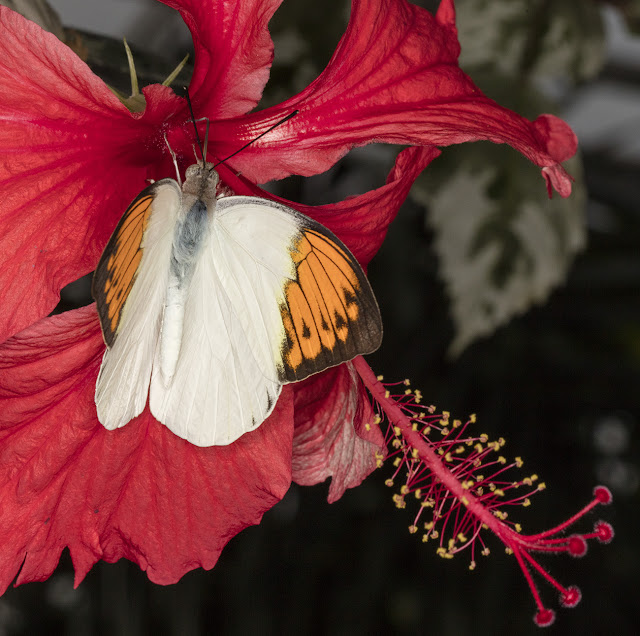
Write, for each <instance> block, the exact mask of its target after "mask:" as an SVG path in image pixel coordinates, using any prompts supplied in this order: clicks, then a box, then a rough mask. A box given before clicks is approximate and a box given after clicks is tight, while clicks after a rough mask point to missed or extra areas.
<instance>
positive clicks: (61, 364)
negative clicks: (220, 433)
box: [0, 306, 293, 592]
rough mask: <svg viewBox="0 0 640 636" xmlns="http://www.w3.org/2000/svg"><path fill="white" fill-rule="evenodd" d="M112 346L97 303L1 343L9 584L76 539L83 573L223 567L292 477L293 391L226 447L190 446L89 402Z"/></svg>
mask: <svg viewBox="0 0 640 636" xmlns="http://www.w3.org/2000/svg"><path fill="white" fill-rule="evenodd" d="M103 350H104V344H103V343H102V337H101V334H100V327H99V325H98V319H97V316H96V313H95V307H94V306H91V307H85V308H83V309H80V310H77V311H74V312H68V313H65V314H61V315H58V316H53V317H51V318H45V319H43V320H41V321H40V322H38V323H36V324H35V325H33V326H32V327H31V328H29V329H28V330H25V331H24V332H22V333H20V334H18V335H17V336H15V337H14V338H12V339H11V340H9V341H7V342H6V343H4V345H2V347H0V448H1V449H2V450H1V451H0V536H1V537H2V549H1V550H0V592H1V591H4V590H5V589H6V587H7V585H8V584H9V583H10V582H11V580H12V579H13V578H14V577H15V575H16V574H17V573H18V572H20V574H19V576H18V579H17V583H25V582H27V581H35V580H43V579H46V578H47V577H48V576H49V575H50V574H51V572H52V571H53V569H54V568H55V566H56V564H57V562H58V559H59V557H60V553H61V551H62V550H63V549H64V548H65V547H67V546H68V547H69V549H70V552H71V557H72V560H73V563H74V566H75V569H76V584H78V583H79V582H80V581H81V580H82V578H83V577H84V576H85V574H86V573H87V572H88V570H89V569H90V568H91V567H92V566H93V564H94V563H96V562H97V561H98V560H99V559H102V560H104V561H108V562H114V561H117V560H118V559H120V558H122V557H125V558H127V559H130V560H131V561H134V562H136V563H138V564H139V565H140V567H141V568H142V569H143V570H146V571H147V574H148V576H149V578H150V579H151V580H152V581H155V582H156V583H163V584H167V583H173V582H175V581H177V580H178V579H179V578H180V577H181V576H182V575H183V574H184V573H185V572H187V571H189V570H192V569H194V568H196V567H203V568H206V569H209V568H211V567H213V565H214V564H215V562H216V560H217V558H218V555H219V553H220V551H221V550H222V548H223V547H224V545H225V544H226V543H227V542H228V541H229V539H231V537H233V536H234V535H235V534H237V533H238V532H239V531H240V530H242V529H243V528H245V527H246V526H248V525H251V524H256V523H258V522H259V521H260V519H261V518H262V515H263V513H264V512H265V511H266V510H267V509H269V508H270V507H271V506H273V505H274V504H275V503H276V502H277V501H278V500H279V499H281V498H282V496H283V495H284V493H285V492H286V490H287V488H288V487H289V484H290V479H291V444H292V432H293V426H292V424H293V392H292V390H290V389H288V388H286V387H285V390H283V392H282V395H281V397H280V399H279V401H278V405H277V406H276V409H275V410H274V412H273V414H272V415H271V417H270V418H269V419H268V420H267V421H265V422H264V423H263V424H262V426H260V428H258V429H257V430H256V431H254V432H252V433H248V434H246V435H244V436H243V437H242V438H241V439H240V440H238V441H237V442H235V443H234V444H231V445H229V446H225V447H214V448H198V447H196V446H193V445H192V444H189V443H188V442H185V441H184V440H182V439H180V438H178V437H176V436H175V435H173V434H172V433H171V432H170V431H169V430H168V429H167V428H165V427H164V426H162V425H160V424H158V423H157V422H156V421H155V420H154V419H153V418H152V417H151V415H150V414H149V412H148V410H147V411H145V412H144V413H143V414H142V415H141V416H140V417H138V418H136V419H135V420H133V421H131V422H130V423H129V424H127V426H125V427H124V428H122V429H118V430H117V431H107V430H106V429H104V428H103V427H102V426H101V425H100V424H99V423H98V421H97V419H96V413H95V406H94V404H93V393H94V387H95V380H96V375H97V372H98V368H99V365H100V359H101V355H102V352H103ZM21 566H22V567H21Z"/></svg>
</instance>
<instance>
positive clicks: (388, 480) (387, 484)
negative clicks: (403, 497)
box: [384, 479, 393, 488]
mask: <svg viewBox="0 0 640 636" xmlns="http://www.w3.org/2000/svg"><path fill="white" fill-rule="evenodd" d="M384 485H385V486H389V488H391V487H392V486H393V479H387V481H385V482H384Z"/></svg>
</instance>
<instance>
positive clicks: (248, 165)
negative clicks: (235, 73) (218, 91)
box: [212, 0, 576, 196]
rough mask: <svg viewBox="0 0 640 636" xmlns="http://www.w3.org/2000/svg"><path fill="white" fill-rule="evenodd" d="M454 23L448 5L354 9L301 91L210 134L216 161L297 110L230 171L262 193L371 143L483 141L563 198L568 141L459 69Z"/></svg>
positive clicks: (569, 135) (366, 3)
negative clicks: (541, 173) (516, 157)
mask: <svg viewBox="0 0 640 636" xmlns="http://www.w3.org/2000/svg"><path fill="white" fill-rule="evenodd" d="M453 18H454V10H453V2H452V0H442V2H441V5H440V9H439V11H438V13H437V15H436V16H433V15H431V14H430V13H429V12H427V11H426V10H424V9H422V8H420V7H417V6H414V5H412V4H409V3H408V2H406V1H405V0H353V2H352V12H351V19H350V22H349V25H348V28H347V31H346V33H345V35H344V36H343V38H342V40H341V42H340V44H339V45H338V48H337V50H336V52H335V54H334V56H333V58H332V59H331V61H330V62H329V65H328V66H327V68H326V69H325V70H324V72H323V73H322V74H321V75H320V76H319V77H318V78H317V79H316V80H315V81H314V82H313V83H312V84H310V85H309V87H307V88H306V89H305V90H303V91H302V92H301V93H299V94H298V95H296V96H295V97H292V98H291V99H289V100H288V101H286V102H284V103H283V104H280V105H279V106H276V107H274V108H270V109H268V110H265V111H263V112H260V113H255V114H253V115H251V116H247V117H243V118H238V119H237V120H235V121H229V122H218V123H217V125H216V126H214V127H212V133H213V138H214V139H216V143H217V145H218V147H219V148H220V154H221V156H224V155H225V153H226V151H227V150H228V151H229V152H231V151H233V150H234V148H233V147H232V146H233V144H238V140H239V139H247V140H248V139H252V138H255V137H256V136H257V135H258V134H260V133H261V132H262V131H264V130H266V129H267V128H268V127H269V126H271V125H273V124H274V123H275V122H277V121H278V120H279V119H281V118H282V117H283V116H284V115H286V114H288V113H290V112H292V111H293V110H294V109H298V110H299V111H300V112H299V113H298V114H297V115H296V116H295V117H294V118H293V119H291V120H290V121H289V122H287V123H285V124H283V125H282V126H280V127H279V128H277V129H276V130H274V131H273V132H271V133H269V134H268V135H266V136H265V137H264V138H263V139H260V140H259V141H257V142H256V143H255V144H254V145H253V146H251V147H249V148H247V150H245V151H243V152H242V153H240V154H239V155H238V156H237V157H234V160H233V164H234V166H235V167H236V168H237V169H238V170H241V171H242V172H243V174H245V176H247V177H248V178H249V179H250V180H253V181H256V182H258V183H265V182H267V181H270V180H272V179H280V178H282V177H285V176H287V175H289V174H301V175H305V176H308V175H312V174H317V173H319V172H323V171H324V170H326V169H327V168H329V167H330V166H331V165H333V163H335V162H336V161H337V160H338V159H339V158H340V157H342V156H343V155H344V154H345V153H346V152H347V151H348V150H349V148H352V147H353V146H359V145H364V144H367V143H370V142H371V141H378V142H381V141H384V142H388V143H398V144H412V145H435V146H447V145H451V144H458V143H462V142H466V141H477V140H481V139H487V140H490V141H493V142H495V143H508V144H510V145H511V146H513V148H515V149H516V150H518V151H519V152H521V153H522V154H523V155H524V156H526V157H527V158H529V159H530V160H531V161H532V162H534V163H535V164H537V165H538V166H540V167H542V168H547V170H546V171H545V172H546V173H549V170H550V171H551V172H552V173H553V175H554V178H552V179H551V183H552V184H553V186H554V187H556V189H558V191H559V192H560V194H561V195H562V196H566V195H567V194H568V193H569V192H570V190H571V181H570V179H569V177H568V176H567V175H566V173H564V172H563V171H562V170H558V169H557V164H558V162H559V161H563V160H564V159H566V158H568V157H569V156H571V155H573V154H574V153H575V150H576V137H575V135H574V134H573V132H572V131H571V129H570V128H569V126H567V125H566V124H563V123H559V122H560V120H558V119H557V118H553V119H551V118H550V116H543V118H539V119H538V120H536V121H535V122H530V121H529V120H527V119H525V118H524V117H521V116H519V115H517V114H516V113H514V112H512V111H510V110H508V109H506V108H503V107H501V106H500V105H498V104H497V103H495V102H494V101H492V100H490V99H488V98H487V97H485V96H484V95H483V94H482V93H481V92H480V90H479V89H478V88H477V87H476V86H475V85H474V84H473V82H472V81H471V79H470V78H469V77H468V76H466V75H465V74H464V73H463V72H462V71H461V70H460V68H459V67H458V62H457V60H458V54H459V51H460V47H459V44H458V40H457V35H456V29H455V25H454V24H453ZM551 121H553V122H554V123H553V125H548V124H549V122H551Z"/></svg>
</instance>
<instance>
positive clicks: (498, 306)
mask: <svg viewBox="0 0 640 636" xmlns="http://www.w3.org/2000/svg"><path fill="white" fill-rule="evenodd" d="M565 165H566V168H567V170H568V171H569V172H570V173H571V174H572V175H573V176H574V177H575V178H576V182H575V183H574V191H573V194H572V195H571V197H569V198H568V199H562V198H560V197H559V196H557V195H556V196H554V198H553V199H551V200H550V199H548V198H547V192H546V188H545V187H544V182H543V180H542V177H541V176H540V174H539V172H538V170H536V169H535V168H533V167H532V166H531V165H530V164H528V162H527V161H526V160H524V159H521V158H520V157H517V156H515V155H514V153H513V151H511V150H510V149H508V148H505V147H503V146H493V145H491V144H488V143H480V144H473V145H465V146H460V147H457V148H453V149H449V150H447V152H446V155H445V157H443V158H440V159H438V160H437V162H436V163H434V164H432V166H431V169H430V170H428V171H426V172H425V173H423V174H422V175H421V176H420V178H419V179H418V181H416V184H415V186H414V188H413V190H412V196H413V198H414V199H415V200H416V201H417V202H419V203H421V204H423V205H425V206H426V207H427V208H428V213H427V216H426V223H428V225H430V226H431V227H432V228H433V230H434V232H435V240H434V247H435V251H436V254H437V256H438V259H439V270H440V276H441V277H442V279H443V281H444V283H445V287H446V290H447V294H448V296H449V298H450V302H451V314H452V318H453V321H454V324H455V332H456V333H455V338H454V340H453V342H452V343H451V346H450V349H449V353H450V355H453V356H455V355H458V354H460V352H461V351H462V350H463V349H465V347H467V346H468V345H469V344H470V343H471V342H473V341H474V340H475V339H477V338H479V337H482V336H486V335H488V334H490V333H492V332H493V331H494V330H495V329H496V328H497V327H499V326H500V325H503V324H505V323H507V322H508V321H509V320H510V319H511V318H513V317H514V316H516V315H518V314H520V313H522V312H524V311H525V310H527V309H528V308H529V307H530V306H531V305H533V304H536V303H542V302H543V301H544V300H546V298H547V297H548V296H549V293H550V292H551V290H552V289H553V288H554V287H556V286H558V285H559V284H561V283H562V282H563V281H564V279H565V277H566V274H567V271H568V268H569V266H570V264H571V262H572V260H573V257H574V255H575V254H576V253H577V252H578V251H579V250H580V249H581V248H583V247H584V244H585V223H584V206H585V201H586V196H585V192H584V188H583V186H582V184H581V181H580V176H581V165H580V161H579V159H573V160H571V161H568V162H566V164H565Z"/></svg>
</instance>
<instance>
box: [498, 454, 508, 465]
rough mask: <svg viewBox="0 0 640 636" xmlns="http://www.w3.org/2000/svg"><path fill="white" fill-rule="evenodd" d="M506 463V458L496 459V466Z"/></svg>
mask: <svg viewBox="0 0 640 636" xmlns="http://www.w3.org/2000/svg"><path fill="white" fill-rule="evenodd" d="M506 463H507V458H506V457H503V456H502V455H500V457H498V464H506Z"/></svg>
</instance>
